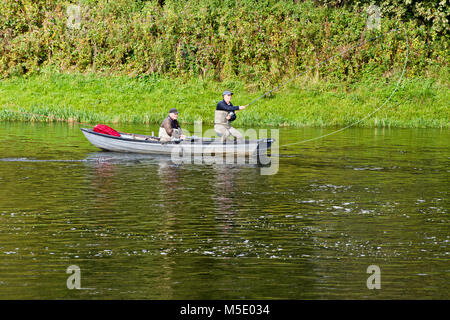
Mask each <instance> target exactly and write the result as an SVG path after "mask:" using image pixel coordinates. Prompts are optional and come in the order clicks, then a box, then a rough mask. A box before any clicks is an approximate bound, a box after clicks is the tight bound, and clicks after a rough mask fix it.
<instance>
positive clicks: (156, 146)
mask: <svg viewBox="0 0 450 320" xmlns="http://www.w3.org/2000/svg"><path fill="white" fill-rule="evenodd" d="M81 131H82V132H83V134H84V135H85V136H86V138H87V139H88V140H89V142H91V143H92V144H93V145H94V146H96V147H97V148H100V149H102V150H105V151H114V152H131V153H146V154H167V155H175V156H183V155H209V156H215V155H218V154H237V155H241V156H244V155H245V156H258V155H263V154H265V153H266V152H267V150H268V149H270V147H271V145H272V143H273V142H274V139H271V138H268V139H258V140H243V141H241V142H236V141H227V143H223V142H222V141H221V140H219V139H212V138H198V137H194V136H192V137H187V138H186V139H185V140H177V141H170V142H167V143H162V142H160V141H159V138H158V137H155V136H148V135H141V134H132V133H124V132H119V134H120V137H119V136H117V137H116V136H112V135H108V134H103V133H99V132H95V131H93V130H91V129H86V128H82V129H81Z"/></svg>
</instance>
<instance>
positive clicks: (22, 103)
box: [0, 74, 450, 128]
mask: <svg viewBox="0 0 450 320" xmlns="http://www.w3.org/2000/svg"><path fill="white" fill-rule="evenodd" d="M395 85H396V80H395V81H393V82H391V83H390V84H386V83H385V82H382V81H373V80H369V81H366V82H360V83H357V84H354V85H347V86H345V85H342V84H330V83H325V82H320V81H319V82H314V81H313V80H311V79H308V78H306V77H305V78H303V79H298V80H297V81H296V82H292V83H290V84H289V86H287V87H284V88H282V89H281V91H279V92H278V93H276V94H275V95H274V96H272V97H270V98H265V99H262V100H259V101H258V102H257V103H255V104H253V105H252V106H251V107H249V108H248V109H247V110H245V111H244V112H241V113H240V114H239V116H238V120H237V121H236V122H235V125H236V126H279V125H292V126H344V125H348V124H350V123H352V122H355V121H357V120H359V119H361V118H363V117H365V116H366V115H367V114H368V113H370V112H372V111H373V110H375V109H376V108H377V107H379V106H380V105H382V104H383V103H384V102H385V100H386V98H387V97H388V96H389V95H390V94H391V92H392V91H393V90H394V88H395ZM228 88H231V89H232V90H233V91H234V92H235V95H234V96H233V103H234V104H235V105H239V104H247V103H249V102H250V101H252V100H253V99H255V98H257V97H258V96H260V95H261V94H262V93H263V92H249V91H247V90H245V89H244V84H243V83H240V82H239V81H234V82H233V81H228V82H225V83H216V82H212V81H202V80H189V81H187V82H182V81H181V80H174V79H167V78H156V77H153V78H151V77H150V78H140V79H132V78H128V77H125V76H118V77H103V76H98V75H81V74H72V75H69V74H42V75H39V76H31V77H29V78H13V79H7V80H3V81H1V82H0V120H25V121H30V120H31V121H37V120H39V119H40V120H43V121H47V119H46V118H39V117H31V116H29V115H26V114H18V113H14V112H11V111H13V110H16V111H17V110H20V111H26V112H30V113H33V114H45V115H51V116H53V117H55V118H60V119H64V120H75V121H82V122H91V123H93V124H94V123H100V122H101V123H120V122H134V123H159V122H160V121H161V120H162V119H163V118H164V117H165V116H166V114H167V111H168V109H169V108H171V107H177V108H178V109H179V111H180V112H181V115H180V119H181V122H182V123H193V121H195V120H197V119H200V118H201V119H203V121H204V122H206V123H212V122H213V115H214V108H215V105H216V104H217V102H218V101H219V100H220V99H221V92H222V91H223V90H224V89H228ZM448 101H450V94H449V89H448V85H447V82H446V81H444V82H442V81H437V80H433V79H429V78H428V79H426V78H425V79H419V78H412V79H405V80H404V81H403V82H402V83H401V85H400V87H399V89H398V91H397V92H396V93H395V95H394V96H393V98H392V99H391V100H390V101H389V102H388V103H387V104H386V105H385V106H384V107H383V109H382V110H380V111H379V112H378V113H376V114H375V115H374V116H372V117H371V118H369V119H367V120H366V121H364V122H362V123H360V124H359V125H361V126H393V127H444V128H448V127H449V112H448Z"/></svg>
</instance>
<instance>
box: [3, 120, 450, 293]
mask: <svg viewBox="0 0 450 320" xmlns="http://www.w3.org/2000/svg"><path fill="white" fill-rule="evenodd" d="M117 129H119V130H122V131H127V132H136V133H151V131H157V129H158V128H157V127H156V126H155V127H141V126H128V127H118V128H117ZM326 132H328V131H327V130H325V129H280V132H279V136H280V141H281V145H283V144H287V143H292V142H295V141H298V140H303V139H308V138H312V137H315V136H319V135H321V134H324V133H326ZM0 133H1V134H0V299H11V298H12V299H80V298H81V299H367V298H368V299H405V298H406V299H422V298H424V299H448V298H449V297H450V296H449V293H448V292H449V290H448V289H449V287H448V284H449V280H450V277H449V247H448V244H449V224H448V222H449V221H448V210H449V202H448V190H449V181H450V179H449V170H450V168H449V163H450V161H449V160H450V151H449V141H450V134H449V132H448V130H430V129H427V130H425V129H422V130H411V129H395V130H394V129H349V130H346V131H344V132H341V133H339V134H336V135H333V136H330V137H327V138H326V139H323V140H319V141H316V142H310V143H305V144H299V145H293V146H289V147H280V155H279V169H278V172H277V173H276V174H274V175H262V174H261V168H260V167H258V166H256V165H211V164H210V165H201V164H174V163H172V162H171V161H170V158H168V157H161V156H159V157H152V156H142V155H130V154H128V155H127V154H117V153H108V152H101V151H100V150H98V149H96V148H95V147H93V146H92V145H90V143H89V142H88V141H87V140H86V139H85V138H84V136H83V135H82V133H81V131H80V127H78V126H76V125H74V126H71V125H68V124H29V123H1V124H0ZM71 265H76V266H79V268H80V270H81V286H82V288H84V290H69V289H68V288H67V286H66V281H67V279H68V277H69V276H70V274H67V273H66V269H67V268H68V267H69V266H71ZM370 265H377V266H379V268H380V271H381V278H380V279H381V289H379V290H377V289H374V290H369V289H368V288H367V284H366V281H367V278H368V277H369V276H370V275H371V274H368V273H367V268H368V266H370Z"/></svg>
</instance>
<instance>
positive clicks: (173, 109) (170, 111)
mask: <svg viewBox="0 0 450 320" xmlns="http://www.w3.org/2000/svg"><path fill="white" fill-rule="evenodd" d="M169 113H175V114H178V110H177V109H175V108H172V109H170V110H169Z"/></svg>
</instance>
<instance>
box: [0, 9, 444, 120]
mask: <svg viewBox="0 0 450 320" xmlns="http://www.w3.org/2000/svg"><path fill="white" fill-rule="evenodd" d="M71 2H72V3H73V4H75V5H77V8H79V9H80V12H79V13H80V15H79V17H80V20H79V21H78V19H77V17H78V13H77V11H76V10H75V11H73V10H72V11H71V9H70V8H71V7H70V6H69V5H70V3H71ZM371 4H372V1H365V0H360V1H343V0H317V1H311V0H308V1H296V0H290V1H288V0H281V1H275V0H259V1H257V0H190V1H179V0H177V1H175V0H166V1H161V0H160V1H155V0H153V1H144V0H115V1H108V0H80V1H63V0H55V1H50V0H37V1H36V0H33V1H32V0H4V1H1V2H0V43H1V44H2V45H1V46H0V78H2V79H3V80H1V81H0V106H2V110H1V111H0V119H4V120H6V119H21V120H36V121H37V120H45V121H47V120H48V118H45V117H41V118H40V117H36V116H31V115H26V114H21V115H19V114H18V113H16V112H13V111H17V110H21V111H22V112H29V113H37V114H43V115H51V116H52V117H54V118H55V119H65V120H70V119H77V121H80V120H83V121H90V122H100V121H103V122H143V123H148V122H159V121H160V119H161V117H163V116H164V115H165V113H166V109H167V108H168V106H177V107H180V108H181V109H184V110H183V111H184V112H183V120H184V121H187V122H193V121H194V120H195V119H197V118H202V119H204V120H205V121H212V111H211V110H212V109H211V108H213V106H214V105H215V103H217V100H218V99H220V92H222V91H223V90H224V89H225V88H227V89H233V90H237V91H238V92H239V94H238V95H236V96H235V100H237V101H235V102H236V103H238V104H244V103H248V102H250V101H252V100H253V99H254V98H256V97H258V96H259V95H260V94H262V93H264V92H265V91H268V90H270V89H272V88H273V87H275V86H277V85H278V84H280V83H283V82H284V81H286V80H288V79H292V78H296V79H295V81H293V82H291V83H290V84H289V86H288V87H286V88H283V90H284V91H283V94H277V95H275V96H273V97H270V98H266V99H263V100H261V101H260V102H258V104H255V105H254V106H252V107H251V108H253V109H251V111H250V110H249V111H245V112H243V113H242V114H241V115H240V116H239V120H238V121H239V123H240V124H242V125H253V124H259V125H261V124H265V125H315V126H325V125H330V126H331V125H345V124H348V123H351V122H352V121H354V120H356V119H359V118H361V117H362V116H364V115H365V114H367V112H370V111H371V110H373V109H374V108H376V107H377V106H378V105H380V104H381V103H383V101H384V100H385V99H386V97H387V96H388V95H389V94H390V92H392V90H393V88H394V87H395V84H396V81H397V79H398V77H399V74H400V72H401V70H402V68H403V62H404V60H405V56H406V41H405V36H404V32H403V28H405V30H406V32H407V35H408V39H409V50H410V51H409V63H408V68H407V73H406V75H405V81H404V82H403V84H402V87H401V88H400V90H399V91H398V93H397V94H396V95H395V97H394V99H393V100H392V104H391V105H390V106H392V105H394V104H396V106H394V107H392V108H390V109H389V110H388V111H383V112H381V113H380V114H377V117H376V118H374V119H369V120H367V121H366V122H364V123H362V125H377V126H378V125H393V126H438V127H439V126H440V127H448V114H446V112H445V109H444V108H445V107H446V102H447V101H448V85H449V81H448V74H449V72H448V71H449V70H448V60H449V52H450V50H449V48H448V44H449V41H448V40H449V39H448V35H449V33H448V30H449V27H448V21H447V17H448V10H449V9H448V8H449V6H448V1H447V0H442V1H435V2H429V1H409V0H382V1H380V2H379V3H378V5H379V7H380V10H381V15H382V16H381V24H380V29H379V30H378V29H368V28H367V19H368V13H367V8H368V7H369V5H371ZM78 22H79V24H77V23H78ZM397 29H398V30H397ZM392 30H396V31H392ZM374 38H376V40H373V41H371V39H374ZM365 41H367V43H366V44H364V45H362V46H358V47H354V48H352V47H353V46H355V45H357V44H360V43H365ZM333 56H335V57H334V58H332V59H330V57H333ZM328 59H330V60H328ZM324 61H327V62H326V63H323V64H320V66H319V67H317V68H315V66H316V65H317V64H319V63H321V62H324ZM308 70H309V71H308ZM306 71H308V72H306ZM299 75H301V76H299ZM383 99H384V100H383ZM388 107H389V106H388Z"/></svg>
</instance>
